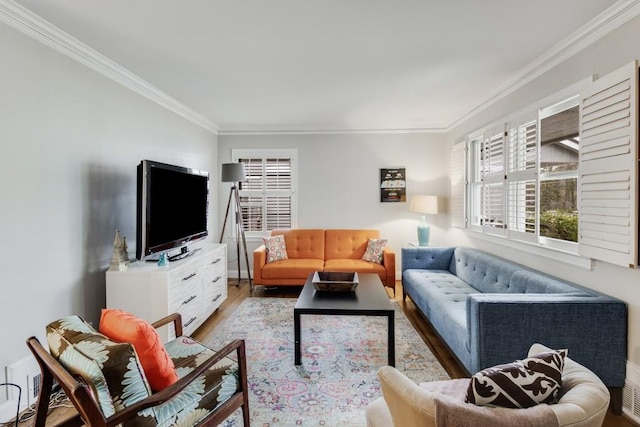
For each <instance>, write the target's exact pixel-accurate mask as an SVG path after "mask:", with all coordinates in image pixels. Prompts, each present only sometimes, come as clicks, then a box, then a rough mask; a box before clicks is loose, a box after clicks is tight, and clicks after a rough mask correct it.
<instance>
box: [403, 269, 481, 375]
mask: <svg viewBox="0 0 640 427" xmlns="http://www.w3.org/2000/svg"><path fill="white" fill-rule="evenodd" d="M402 283H403V286H405V291H406V292H407V293H408V294H409V295H411V299H412V300H413V302H414V303H415V305H416V306H417V307H418V308H419V309H420V311H421V312H422V313H424V315H425V316H426V317H427V318H428V319H429V321H430V322H431V324H432V325H433V327H434V329H435V330H437V331H438V332H439V333H440V335H441V336H443V337H446V341H447V344H448V345H449V347H450V348H451V350H453V352H454V353H455V354H456V356H458V358H459V359H460V361H461V362H462V363H463V364H464V365H465V366H468V365H467V363H470V361H471V360H470V352H469V348H468V335H469V334H468V329H467V308H466V304H467V296H468V295H470V294H476V293H477V292H478V291H477V290H476V289H474V288H472V287H471V286H469V285H468V284H467V283H465V282H464V281H462V280H461V279H460V278H459V277H456V276H454V275H453V274H451V273H450V272H449V271H447V270H418V269H412V270H405V271H404V272H403V273H402Z"/></svg>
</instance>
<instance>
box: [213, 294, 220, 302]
mask: <svg viewBox="0 0 640 427" xmlns="http://www.w3.org/2000/svg"><path fill="white" fill-rule="evenodd" d="M221 296H222V294H218V295H216V297H215V298H214V299H212V300H211V302H216V301H218V300H219V299H220V297H221Z"/></svg>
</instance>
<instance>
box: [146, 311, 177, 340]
mask: <svg viewBox="0 0 640 427" xmlns="http://www.w3.org/2000/svg"><path fill="white" fill-rule="evenodd" d="M171 322H173V328H174V331H175V332H176V337H181V336H182V315H181V314H180V313H173V314H170V315H168V316H166V317H163V318H162V319H160V320H156V321H155V322H153V323H152V324H151V326H153V327H154V328H156V329H158V328H161V327H162V326H164V325H166V324H167V323H171Z"/></svg>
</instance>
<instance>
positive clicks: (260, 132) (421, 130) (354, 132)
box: [218, 128, 447, 136]
mask: <svg viewBox="0 0 640 427" xmlns="http://www.w3.org/2000/svg"><path fill="white" fill-rule="evenodd" d="M446 132H447V129H445V128H416V129H395V128H390V129H302V130H300V129H298V130H295V129H291V130H282V129H281V130H266V129H263V130H219V131H218V135H220V136H238V135H243V136H246V135H254V136H264V135H363V134H369V135H375V134H380V135H383V134H384V135H389V134H392V135H393V134H434V133H446Z"/></svg>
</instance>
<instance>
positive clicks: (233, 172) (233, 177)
mask: <svg viewBox="0 0 640 427" xmlns="http://www.w3.org/2000/svg"><path fill="white" fill-rule="evenodd" d="M246 179H247V175H246V174H245V172H244V164H242V163H223V164H222V178H221V181H222V182H232V183H233V185H232V186H231V189H230V190H229V201H228V202H227V213H225V215H224V224H222V233H220V243H222V239H223V238H224V230H225V228H226V227H227V219H228V218H229V208H230V207H231V199H234V203H233V210H234V213H235V221H236V254H237V260H238V282H237V283H236V286H238V285H239V284H240V244H241V243H242V247H243V248H244V259H245V262H246V265H247V277H248V278H249V289H251V288H252V283H251V271H250V269H249V255H248V254H247V239H246V238H245V236H244V226H243V225H242V210H241V209H240V194H239V193H238V183H239V182H242V181H244V180H246ZM240 239H242V242H241V241H240Z"/></svg>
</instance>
